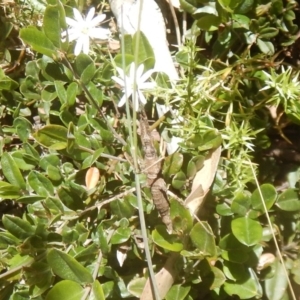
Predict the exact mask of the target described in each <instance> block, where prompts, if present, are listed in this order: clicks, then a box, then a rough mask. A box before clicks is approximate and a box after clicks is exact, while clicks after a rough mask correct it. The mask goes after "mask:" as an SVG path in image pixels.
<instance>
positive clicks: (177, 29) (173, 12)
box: [168, 0, 181, 47]
mask: <svg viewBox="0 0 300 300" xmlns="http://www.w3.org/2000/svg"><path fill="white" fill-rule="evenodd" d="M168 2H169V7H170V10H171V14H172V17H173V21H174V25H175V31H176V39H177V44H178V47H180V46H181V38H180V29H179V23H178V20H177V16H176V12H175V9H174V6H173V3H172V0H169V1H168Z"/></svg>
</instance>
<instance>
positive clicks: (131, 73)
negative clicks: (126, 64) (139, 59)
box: [129, 62, 135, 82]
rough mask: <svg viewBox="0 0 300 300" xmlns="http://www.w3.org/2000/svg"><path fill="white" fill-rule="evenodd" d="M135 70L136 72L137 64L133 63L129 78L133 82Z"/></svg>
mask: <svg viewBox="0 0 300 300" xmlns="http://www.w3.org/2000/svg"><path fill="white" fill-rule="evenodd" d="M134 70H135V63H134V62H132V63H131V64H130V69H129V78H130V79H131V81H132V82H133V80H134Z"/></svg>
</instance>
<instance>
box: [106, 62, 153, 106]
mask: <svg viewBox="0 0 300 300" xmlns="http://www.w3.org/2000/svg"><path fill="white" fill-rule="evenodd" d="M116 70H117V72H118V73H119V77H117V76H112V79H113V80H114V81H115V82H117V83H118V84H119V85H120V86H121V87H122V88H123V92H124V95H123V97H122V98H121V100H120V102H119V104H118V106H119V107H121V106H123V105H124V104H125V103H126V100H127V98H129V97H130V96H131V95H132V94H133V89H134V82H135V83H136V84H135V100H136V102H135V103H134V106H133V107H134V108H135V110H136V111H138V109H139V101H141V102H142V103H143V104H146V102H147V101H146V98H145V96H144V95H143V93H142V90H150V89H153V88H154V87H155V86H156V85H155V82H145V81H146V80H148V78H149V77H150V76H151V74H152V73H153V72H154V70H148V71H146V72H145V73H144V74H143V71H144V65H143V64H141V65H139V67H138V68H137V69H136V78H134V75H135V74H134V70H135V64H134V63H131V65H130V69H129V76H127V75H126V74H125V72H124V71H123V70H122V69H121V68H118V67H116ZM133 99H134V97H133ZM133 99H132V100H133Z"/></svg>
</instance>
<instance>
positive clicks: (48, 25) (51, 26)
mask: <svg viewBox="0 0 300 300" xmlns="http://www.w3.org/2000/svg"><path fill="white" fill-rule="evenodd" d="M59 13H60V12H59V10H58V7H57V6H56V5H55V6H53V5H47V7H46V10H45V13H44V19H43V30H44V32H45V34H46V36H47V37H48V38H49V40H50V41H51V42H52V43H53V45H55V46H56V47H58V48H59V47H60V44H61V32H60V31H61V26H60V18H59Z"/></svg>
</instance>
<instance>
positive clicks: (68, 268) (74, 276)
mask: <svg viewBox="0 0 300 300" xmlns="http://www.w3.org/2000/svg"><path fill="white" fill-rule="evenodd" d="M47 261H48V264H49V265H50V267H51V268H52V270H53V272H54V273H55V274H56V275H57V276H59V277H60V278H62V279H68V280H72V281H75V282H78V283H81V284H82V283H92V282H93V277H92V275H91V274H90V272H89V271H88V270H87V269H86V268H85V267H83V266H82V265H81V264H80V263H79V262H78V261H77V260H76V259H74V258H73V257H72V256H70V255H69V254H67V253H65V252H62V251H60V250H57V249H51V250H49V252H48V255H47Z"/></svg>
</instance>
